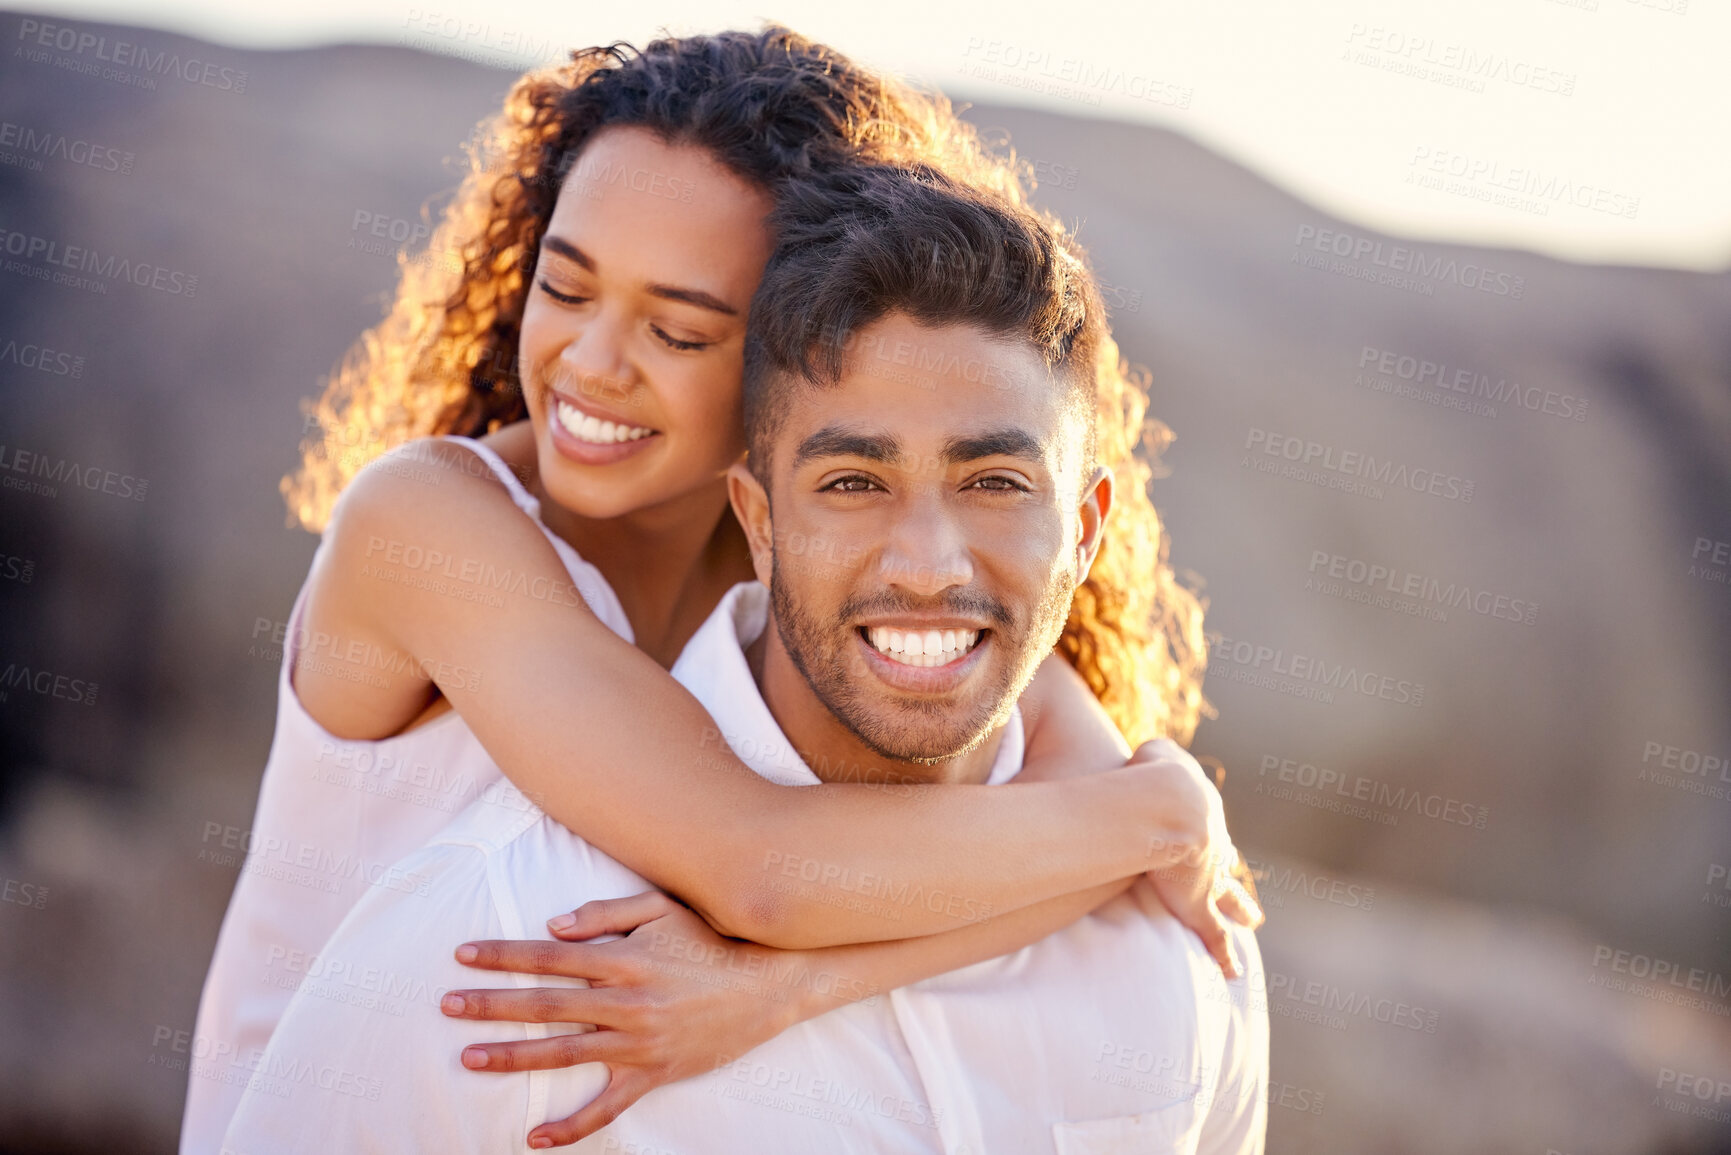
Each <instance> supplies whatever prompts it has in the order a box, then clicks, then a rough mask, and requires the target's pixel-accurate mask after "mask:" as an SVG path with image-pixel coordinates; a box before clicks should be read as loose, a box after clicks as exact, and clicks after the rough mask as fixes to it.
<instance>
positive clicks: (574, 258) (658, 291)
mask: <svg viewBox="0 0 1731 1155" xmlns="http://www.w3.org/2000/svg"><path fill="white" fill-rule="evenodd" d="M541 246H542V247H543V248H546V249H550V250H551V251H552V252H554V253H557V254H558V255H559V256H561V257H564V258H565V259H566V260H568V261H570V262H571V263H572V264H575V265H577V266H579V267H580V268H582V269H583V270H584V271H585V272H589V273H593V272H594V271H595V261H594V260H593V259H592V258H591V257H590V256H589V254H588V253H586V252H584V251H583V250H582V249H580V248H578V247H577V246H576V245H574V244H572V243H571V242H570V241H568V240H566V239H565V238H564V237H556V236H553V235H552V234H548V235H547V236H545V237H542V238H541ZM645 291H646V292H647V293H648V294H649V295H650V296H652V297H660V298H661V299H662V300H665V301H682V302H684V303H685V304H687V305H696V306H697V307H698V308H699V309H708V310H710V311H711V312H715V313H721V314H722V315H724V316H728V317H737V316H739V310H738V309H736V308H734V307H733V306H732V305H729V304H728V303H727V302H726V301H723V300H722V299H721V298H720V297H717V296H715V295H714V294H713V293H706V292H704V291H703V290H702V289H688V288H685V287H684V286H682V285H662V284H653V285H647V286H645Z"/></svg>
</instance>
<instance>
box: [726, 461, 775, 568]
mask: <svg viewBox="0 0 1731 1155" xmlns="http://www.w3.org/2000/svg"><path fill="white" fill-rule="evenodd" d="M727 500H729V501H731V502H732V503H733V516H734V517H736V518H738V519H739V524H740V528H742V529H744V530H745V540H746V541H747V542H749V543H750V545H751V568H752V569H754V570H756V571H757V580H758V581H760V582H762V583H763V584H764V585H768V584H769V575H770V573H771V571H772V569H773V568H774V564H775V526H774V524H773V523H772V522H771V520H770V516H769V494H768V493H766V492H765V491H764V488H763V483H762V482H760V481H758V480H757V474H755V473H753V472H752V471H751V467H750V466H748V465H746V463H745V462H743V461H736V462H734V463H733V465H732V466H730V467H729V468H728V470H727Z"/></svg>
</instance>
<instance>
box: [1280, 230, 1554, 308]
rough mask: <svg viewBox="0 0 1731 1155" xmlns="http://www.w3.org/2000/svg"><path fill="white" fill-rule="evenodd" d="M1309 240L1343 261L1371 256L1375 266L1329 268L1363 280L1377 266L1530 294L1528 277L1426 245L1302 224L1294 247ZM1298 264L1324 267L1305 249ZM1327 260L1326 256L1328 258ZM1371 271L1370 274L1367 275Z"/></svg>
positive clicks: (1502, 293) (1497, 292)
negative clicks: (1433, 251) (1436, 252)
mask: <svg viewBox="0 0 1731 1155" xmlns="http://www.w3.org/2000/svg"><path fill="white" fill-rule="evenodd" d="M1306 243H1308V244H1309V247H1310V248H1312V249H1314V250H1315V251H1316V252H1318V253H1323V254H1327V255H1328V256H1334V257H1339V258H1341V260H1343V261H1353V262H1361V261H1366V260H1368V261H1369V262H1370V265H1371V266H1372V269H1368V270H1367V269H1365V268H1364V266H1362V265H1358V264H1354V265H1347V266H1344V267H1342V268H1340V269H1335V268H1332V267H1330V268H1328V270H1327V271H1329V272H1340V273H1343V274H1345V275H1349V276H1355V277H1357V278H1358V279H1360V280H1377V279H1379V278H1378V275H1377V274H1375V273H1374V270H1375V269H1384V270H1387V271H1388V273H1389V274H1408V275H1411V276H1413V277H1417V278H1419V279H1421V280H1425V281H1446V282H1448V283H1449V284H1451V285H1458V286H1460V287H1461V288H1463V289H1476V290H1478V291H1479V292H1481V293H1490V294H1491V295H1492V296H1496V297H1508V298H1509V299H1510V300H1514V301H1518V300H1520V299H1521V298H1522V297H1524V296H1525V295H1526V292H1527V282H1526V278H1525V277H1522V276H1519V275H1518V274H1515V273H1499V272H1497V271H1496V270H1495V269H1492V268H1489V267H1487V266H1485V265H1481V264H1478V263H1477V262H1474V261H1465V262H1462V261H1457V260H1456V259H1455V258H1453V257H1434V256H1428V255H1427V254H1426V253H1425V252H1424V250H1423V249H1409V248H1407V247H1406V246H1405V245H1395V244H1390V245H1386V246H1385V245H1384V244H1383V242H1382V241H1379V240H1376V239H1375V238H1373V237H1359V236H1354V235H1353V234H1352V233H1349V232H1344V231H1342V230H1339V229H1319V228H1317V227H1316V226H1315V225H1299V226H1298V236H1297V237H1295V238H1293V241H1292V244H1293V246H1294V248H1298V249H1302V248H1304V247H1305V245H1306ZM1292 259H1293V261H1294V262H1295V263H1297V264H1302V265H1305V266H1307V267H1321V266H1318V265H1317V264H1316V259H1315V258H1310V257H1308V256H1307V255H1306V254H1304V253H1302V252H1295V253H1293V254H1292ZM1324 264H1326V260H1324ZM1367 274H1368V275H1367Z"/></svg>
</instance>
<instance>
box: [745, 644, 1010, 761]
mask: <svg viewBox="0 0 1731 1155" xmlns="http://www.w3.org/2000/svg"><path fill="white" fill-rule="evenodd" d="M745 659H746V662H747V664H748V665H749V666H750V667H751V676H752V678H753V679H754V680H755V681H756V682H757V689H758V692H759V693H761V694H762V695H763V701H764V704H765V705H767V706H768V707H769V712H770V715H771V716H772V717H774V718H775V721H776V724H777V725H778V726H780V727H781V732H782V733H783V734H785V735H786V736H787V740H788V742H789V743H790V744H791V745H792V746H793V748H794V749H795V750H797V751H798V752H799V755H800V757H801V758H802V759H804V761H805V764H806V765H807V766H808V767H810V768H811V772H812V773H813V774H816V775H817V776H818V777H819V778H820V779H822V780H823V781H825V782H863V783H869V784H874V785H881V784H885V783H891V784H900V783H939V784H946V785H978V784H981V783H984V782H985V781H986V779H988V778H989V777H991V773H992V764H993V762H995V761H996V760H997V757H998V743H999V741H1000V740H1001V739H1002V737H1003V727H1001V726H1000V727H998V728H997V729H994V730H993V731H992V732H991V734H990V735H988V736H987V738H986V740H985V741H984V742H981V743H980V744H979V745H978V746H976V747H974V748H973V749H972V750H970V751H968V752H967V753H966V754H962V755H960V756H958V757H956V758H952V759H949V760H947V761H944V762H905V761H902V760H900V759H895V758H886V757H884V756H883V755H882V754H879V753H878V752H877V751H875V750H873V749H871V747H869V746H867V745H866V744H865V743H864V742H862V741H860V738H859V735H857V734H855V733H854V732H853V731H852V730H850V729H848V728H847V727H846V726H845V725H843V724H842V722H841V720H840V719H839V718H837V717H836V716H835V715H834V714H832V713H830V712H829V708H828V707H827V706H825V705H824V704H823V702H821V701H820V700H819V699H818V697H817V695H816V694H814V693H812V689H811V684H810V683H809V682H807V681H806V680H805V675H804V674H802V673H800V672H799V667H798V666H796V665H794V663H793V659H792V658H791V657H790V656H788V652H787V649H786V648H785V647H784V646H783V645H782V642H781V633H780V631H778V630H777V629H776V628H775V615H774V613H771V614H770V615H769V621H768V622H767V623H766V624H765V625H764V627H763V633H761V634H759V635H758V637H757V640H756V641H754V642H752V643H751V645H749V646H747V647H746V649H745Z"/></svg>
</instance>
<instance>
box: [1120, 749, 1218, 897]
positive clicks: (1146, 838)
mask: <svg viewBox="0 0 1731 1155" xmlns="http://www.w3.org/2000/svg"><path fill="white" fill-rule="evenodd" d="M1179 753H1180V754H1181V753H1182V750H1179ZM1113 773H1114V774H1117V775H1121V776H1122V777H1123V778H1124V789H1125V790H1126V791H1127V792H1128V793H1129V795H1131V797H1130V798H1129V799H1128V800H1127V802H1126V804H1125V809H1124V811H1123V813H1124V814H1126V815H1129V816H1130V817H1129V821H1130V822H1132V823H1133V824H1134V825H1135V827H1136V831H1135V835H1134V840H1135V853H1136V855H1137V860H1136V862H1137V864H1136V865H1134V869H1132V870H1130V871H1126V873H1137V872H1140V871H1147V870H1159V869H1162V868H1164V867H1168V866H1171V865H1172V864H1173V863H1175V862H1178V861H1180V860H1182V859H1184V858H1185V857H1186V856H1187V855H1189V854H1191V853H1193V852H1194V851H1195V850H1196V849H1198V848H1199V847H1201V846H1203V845H1205V844H1206V843H1207V840H1208V820H1209V802H1208V793H1207V792H1208V790H1209V785H1208V783H1207V782H1206V781H1205V780H1204V779H1203V777H1202V771H1201V768H1200V767H1198V766H1196V765H1195V764H1194V763H1193V762H1192V761H1191V760H1190V759H1189V758H1188V757H1175V756H1170V755H1165V754H1163V753H1162V752H1161V751H1159V750H1158V748H1155V749H1152V750H1151V749H1150V748H1149V747H1148V746H1144V747H1142V748H1141V749H1139V750H1138V751H1137V752H1136V756H1135V757H1133V758H1132V759H1131V760H1130V762H1129V763H1128V764H1127V765H1126V766H1125V767H1124V768H1123V769H1122V770H1119V771H1114V772H1113Z"/></svg>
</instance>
